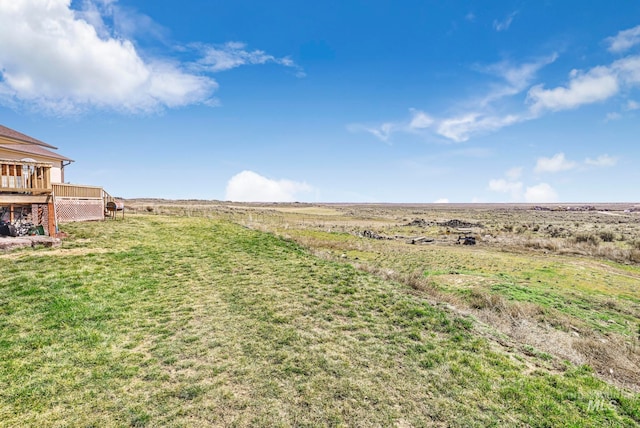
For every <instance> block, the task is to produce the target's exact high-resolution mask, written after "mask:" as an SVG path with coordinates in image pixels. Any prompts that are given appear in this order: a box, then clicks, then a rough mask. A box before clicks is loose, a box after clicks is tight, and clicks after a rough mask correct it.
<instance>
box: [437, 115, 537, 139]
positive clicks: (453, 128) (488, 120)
mask: <svg viewBox="0 0 640 428" xmlns="http://www.w3.org/2000/svg"><path fill="white" fill-rule="evenodd" d="M523 120H525V117H523V116H518V115H513V114H511V115H507V116H502V117H500V116H485V115H483V114H481V113H469V114H466V115H464V116H459V117H451V118H448V119H443V120H441V121H440V122H439V124H438V126H437V128H436V132H437V133H438V134H439V135H442V136H443V137H446V138H448V139H450V140H453V141H455V142H463V141H467V140H468V139H469V138H471V136H473V135H476V134H483V133H486V132H491V131H496V130H498V129H501V128H504V127H505V126H509V125H513V124H514V123H517V122H521V121H523Z"/></svg>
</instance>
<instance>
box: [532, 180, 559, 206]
mask: <svg viewBox="0 0 640 428" xmlns="http://www.w3.org/2000/svg"><path fill="white" fill-rule="evenodd" d="M524 200H525V201H527V202H530V203H547V202H557V201H558V193H557V192H556V191H555V190H554V189H553V187H551V186H550V185H548V184H547V183H540V184H537V185H535V186H531V187H527V190H526V191H525V192H524Z"/></svg>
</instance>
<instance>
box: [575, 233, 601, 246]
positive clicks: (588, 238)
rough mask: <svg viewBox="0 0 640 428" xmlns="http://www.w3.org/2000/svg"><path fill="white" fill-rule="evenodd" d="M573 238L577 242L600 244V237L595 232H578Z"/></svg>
mask: <svg viewBox="0 0 640 428" xmlns="http://www.w3.org/2000/svg"><path fill="white" fill-rule="evenodd" d="M573 239H574V241H575V242H576V243H585V244H589V245H593V246H597V245H598V244H600V238H599V237H598V236H597V235H595V234H593V233H578V234H577V235H576V236H574V237H573Z"/></svg>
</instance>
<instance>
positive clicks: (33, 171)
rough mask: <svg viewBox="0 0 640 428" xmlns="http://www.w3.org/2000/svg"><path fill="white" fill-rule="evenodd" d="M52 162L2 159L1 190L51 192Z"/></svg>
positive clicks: (10, 191) (0, 171) (11, 191)
mask: <svg viewBox="0 0 640 428" xmlns="http://www.w3.org/2000/svg"><path fill="white" fill-rule="evenodd" d="M51 190H52V187H51V164H50V163H47V162H27V161H20V160H9V159H0V192H8V193H30V194H41V193H51Z"/></svg>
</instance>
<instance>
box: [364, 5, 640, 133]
mask: <svg viewBox="0 0 640 428" xmlns="http://www.w3.org/2000/svg"><path fill="white" fill-rule="evenodd" d="M513 16H515V15H513V14H512V15H510V17H509V19H507V20H505V21H504V24H502V25H506V24H507V21H509V22H510V20H511V19H513ZM496 25H497V24H496ZM507 27H508V25H506V27H502V26H501V27H500V28H505V29H506V28H507ZM638 28H640V26H638V27H636V28H634V29H632V30H633V31H631V30H629V31H628V32H621V33H619V35H618V36H616V37H617V39H616V40H617V41H616V44H615V45H616V46H622V44H620V43H621V42H622V41H623V40H626V42H625V43H626V45H625V46H629V47H630V46H631V45H633V44H638V43H640V42H637V41H636V39H635V38H632V37H631V35H634V34H636V31H640V30H638ZM634 37H635V36H634ZM609 42H610V43H612V46H613V45H614V44H613V38H612V39H610V40H609ZM630 44H631V45H630ZM557 58H558V55H557V54H556V53H553V54H551V55H549V56H546V57H541V58H539V59H537V60H536V61H531V62H528V63H522V64H519V65H513V64H512V63H510V62H509V61H502V62H499V63H496V64H492V65H489V66H484V67H482V66H475V67H474V68H475V69H476V70H478V71H481V72H484V73H489V74H491V75H494V76H496V77H498V78H499V79H500V82H499V83H494V84H491V85H489V90H488V91H487V92H486V94H485V95H484V96H482V97H480V98H474V99H470V100H466V101H463V102H459V103H457V105H456V106H454V108H452V109H451V110H452V111H455V113H454V114H450V115H445V116H441V117H436V116H433V115H431V114H429V113H427V112H424V111H421V110H416V109H410V112H411V117H410V119H408V120H406V121H405V122H387V123H385V124H383V125H382V126H381V127H379V128H373V129H371V128H363V129H366V130H367V131H369V132H371V133H372V134H374V135H376V136H377V137H378V138H380V139H382V140H383V141H387V140H388V139H389V138H390V136H391V134H392V133H394V132H410V133H416V132H420V133H427V132H432V133H433V134H436V135H439V136H442V137H444V138H446V139H448V140H451V141H454V142H464V141H467V140H469V139H470V138H472V137H474V136H476V135H481V134H486V133H490V132H495V131H498V130H500V129H502V128H504V127H507V126H511V125H514V124H517V123H521V122H525V121H529V120H533V119H537V118H539V117H541V116H542V115H543V114H548V113H550V112H556V111H562V110H569V109H575V108H579V107H581V106H583V105H587V104H593V103H597V102H603V101H606V100H608V99H610V98H612V97H613V96H615V95H617V94H619V93H620V92H621V91H625V90H629V89H630V87H633V86H639V85H640V55H629V56H626V57H624V58H621V59H618V60H616V61H614V62H612V63H610V64H607V65H600V66H596V67H593V68H591V69H588V70H586V71H580V70H572V71H571V72H570V73H569V77H568V81H567V82H566V84H564V85H560V86H557V87H552V88H546V87H545V85H544V84H536V85H534V86H531V85H532V84H533V83H534V80H535V78H536V75H537V72H538V71H539V70H540V69H541V68H542V67H544V66H546V65H548V64H550V63H552V62H554V61H555V60H556V59H557ZM524 91H527V93H526V94H527V95H526V99H525V103H524V104H522V105H521V108H520V109H519V110H520V111H518V110H515V111H514V110H513V107H512V106H510V105H508V103H509V101H510V100H513V99H515V98H514V97H515V96H517V95H520V94H522V93H523V92H524ZM638 107H639V104H638V103H637V102H635V101H629V102H628V103H627V110H634V109H637V108H638ZM509 111H512V112H511V113H509ZM617 118H618V115H617V114H615V113H614V114H610V115H608V117H607V120H614V119H617Z"/></svg>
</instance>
